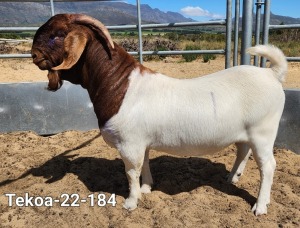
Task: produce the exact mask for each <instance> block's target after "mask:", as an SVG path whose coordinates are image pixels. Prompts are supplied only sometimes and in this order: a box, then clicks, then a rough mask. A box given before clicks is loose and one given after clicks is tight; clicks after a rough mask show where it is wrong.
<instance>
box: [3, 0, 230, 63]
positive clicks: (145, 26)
mask: <svg viewBox="0 0 300 228" xmlns="http://www.w3.org/2000/svg"><path fill="white" fill-rule="evenodd" d="M71 1H74V2H80V1H78V0H71ZM94 1H103V0H94ZM0 2H7V1H6V0H0ZM10 2H49V0H48V1H47V0H25V1H18V0H12V1H10ZM53 2H63V0H50V3H51V4H50V5H51V15H54V13H55V10H54V3H53ZM231 2H232V0H227V9H228V10H227V16H226V20H219V21H208V22H183V23H164V24H142V18H141V9H140V0H137V1H136V5H137V24H136V25H120V26H107V28H108V29H109V30H120V29H122V30H123V29H124V30H125V29H126V30H129V29H135V30H137V31H138V34H139V35H138V40H139V51H138V52H129V54H131V55H139V61H140V62H142V61H143V55H180V54H225V58H226V60H225V68H227V67H229V66H230V58H231V32H229V31H231V24H232V17H231ZM228 6H229V7H228ZM193 26H224V27H226V46H225V45H224V46H225V48H224V49H218V50H189V51H143V47H142V44H143V41H142V29H150V28H175V27H193ZM37 29H38V27H0V33H1V32H8V31H10V32H13V31H36V30H37ZM29 57H31V56H30V54H17V55H16V54H2V55H0V58H29Z"/></svg>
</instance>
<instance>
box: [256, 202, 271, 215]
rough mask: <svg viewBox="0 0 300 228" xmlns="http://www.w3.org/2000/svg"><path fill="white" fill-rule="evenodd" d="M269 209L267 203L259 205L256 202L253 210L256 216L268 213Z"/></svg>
mask: <svg viewBox="0 0 300 228" xmlns="http://www.w3.org/2000/svg"><path fill="white" fill-rule="evenodd" d="M267 211H268V208H267V205H262V206H261V205H258V206H257V204H254V206H253V207H252V212H253V213H254V214H255V215H256V216H259V215H264V214H267Z"/></svg>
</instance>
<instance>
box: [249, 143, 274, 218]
mask: <svg viewBox="0 0 300 228" xmlns="http://www.w3.org/2000/svg"><path fill="white" fill-rule="evenodd" d="M253 155H254V158H255V161H256V163H257V165H258V167H259V171H260V182H261V183H260V189H259V193H258V198H257V201H256V203H255V205H254V206H253V208H252V211H253V212H254V213H255V215H256V216H257V215H262V214H267V206H268V205H269V204H270V195H271V187H272V183H273V177H274V172H275V168H276V161H275V158H274V155H273V145H268V146H260V145H259V146H257V148H256V149H254V150H253Z"/></svg>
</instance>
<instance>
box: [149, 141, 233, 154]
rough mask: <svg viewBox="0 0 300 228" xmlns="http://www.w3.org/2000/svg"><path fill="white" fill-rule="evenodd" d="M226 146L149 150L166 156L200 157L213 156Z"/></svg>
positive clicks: (191, 146)
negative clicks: (166, 154)
mask: <svg viewBox="0 0 300 228" xmlns="http://www.w3.org/2000/svg"><path fill="white" fill-rule="evenodd" d="M229 145H230V144H228V145H224V146H197V145H190V146H189V145H185V146H178V147H171V146H157V147H151V148H150V149H154V150H157V151H162V152H166V153H168V154H172V155H176V156H202V155H207V154H213V153H216V152H218V151H221V150H222V149H224V148H226V147H227V146H229Z"/></svg>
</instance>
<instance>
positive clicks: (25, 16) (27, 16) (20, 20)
mask: <svg viewBox="0 0 300 228" xmlns="http://www.w3.org/2000/svg"><path fill="white" fill-rule="evenodd" d="M54 10H55V13H56V14H57V13H84V14H88V15H90V16H92V17H95V18H97V19H99V20H100V21H101V22H103V23H104V24H105V25H119V24H136V23H137V20H136V15H137V8H136V6H135V5H131V4H127V3H124V2H54ZM141 14H142V21H143V23H172V22H187V21H193V20H192V19H190V18H186V17H184V16H182V15H181V14H179V13H176V12H162V11H161V10H159V9H152V8H151V7H150V6H149V5H146V4H141ZM0 15H1V16H0V18H1V20H0V26H40V25H41V24H43V23H44V22H46V21H47V20H48V19H49V18H50V16H51V15H50V4H49V3H41V2H40V3H38V2H23V3H21V2H14V3H8V2H0Z"/></svg>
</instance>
